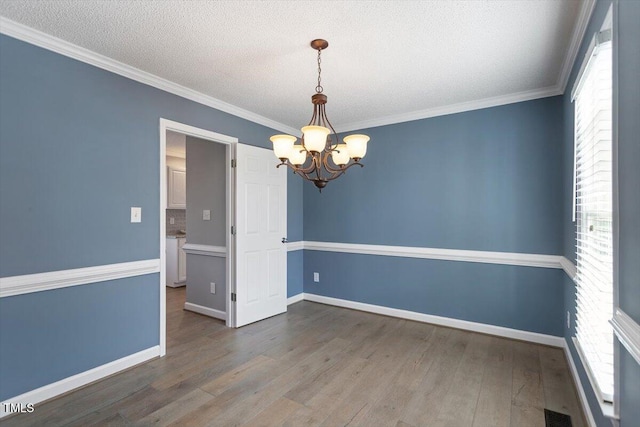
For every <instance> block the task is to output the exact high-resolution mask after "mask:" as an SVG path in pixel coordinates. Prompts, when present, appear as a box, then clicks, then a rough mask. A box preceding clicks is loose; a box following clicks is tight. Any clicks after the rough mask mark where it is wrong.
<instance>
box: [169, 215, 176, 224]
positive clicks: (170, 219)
mask: <svg viewBox="0 0 640 427" xmlns="http://www.w3.org/2000/svg"><path fill="white" fill-rule="evenodd" d="M175 223H176V219H175V218H174V217H170V218H169V224H171V225H173V224H175Z"/></svg>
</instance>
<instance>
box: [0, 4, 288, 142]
mask: <svg viewBox="0 0 640 427" xmlns="http://www.w3.org/2000/svg"><path fill="white" fill-rule="evenodd" d="M0 33H3V34H6V35H8V36H10V37H13V38H16V39H18V40H22V41H25V42H27V43H30V44H33V45H35V46H39V47H42V48H44V49H47V50H50V51H52V52H56V53H59V54H60V55H64V56H67V57H69V58H73V59H77V60H78V61H82V62H84V63H87V64H90V65H93V66H95V67H98V68H102V69H103V70H107V71H110V72H112V73H115V74H119V75H121V76H124V77H126V78H129V79H131V80H135V81H137V82H140V83H143V84H146V85H149V86H152V87H155V88H157V89H160V90H163V91H165V92H168V93H172V94H174V95H178V96H180V97H182V98H186V99H189V100H191V101H194V102H197V103H199V104H203V105H206V106H208V107H211V108H215V109H216V110H219V111H223V112H225V113H229V114H233V115H234V116H236V117H241V118H243V119H246V120H249V121H251V122H254V123H258V124H260V125H263V126H266V127H269V128H272V129H276V130H279V131H281V132H286V133H289V134H292V135H297V134H298V132H299V130H298V129H295V128H292V127H291V126H287V125H285V124H283V123H279V122H277V121H275V120H272V119H269V118H267V117H264V116H261V115H259V114H256V113H253V112H251V111H248V110H245V109H243V108H240V107H236V106H235V105H231V104H229V103H227V102H224V101H221V100H219V99H216V98H214V97H212V96H209V95H205V94H203V93H200V92H197V91H195V90H193V89H189V88H187V87H184V86H181V85H179V84H177V83H173V82H171V81H169V80H166V79H163V78H161V77H158V76H156V75H153V74H151V73H147V72H146V71H142V70H140V69H138V68H135V67H132V66H130V65H127V64H124V63H122V62H119V61H116V60H115V59H112V58H109V57H107V56H104V55H100V54H99V53H96V52H93V51H91V50H89V49H85V48H83V47H80V46H77V45H75V44H73V43H69V42H67V41H65V40H62V39H59V38H57V37H54V36H52V35H49V34H46V33H43V32H41V31H38V30H36V29H34V28H31V27H28V26H26V25H23V24H19V23H17V22H15V21H12V20H10V19H7V18H5V17H2V16H0Z"/></svg>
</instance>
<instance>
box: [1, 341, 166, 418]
mask: <svg viewBox="0 0 640 427" xmlns="http://www.w3.org/2000/svg"><path fill="white" fill-rule="evenodd" d="M158 356H160V347H159V346H155V347H151V348H148V349H146V350H142V351H139V352H137V353H134V354H131V355H129V356H125V357H123V358H121V359H118V360H114V361H113V362H109V363H106V364H104V365H101V366H98V367H96V368H93V369H90V370H88V371H84V372H81V373H79V374H76V375H73V376H71V377H68V378H65V379H62V380H60V381H56V382H54V383H51V384H48V385H45V386H43V387H39V388H37V389H35V390H31V391H28V392H26V393H23V394H21V395H19V396H15V397H12V398H10V399H6V400H5V401H4V402H3V403H5V402H7V403H8V402H11V403H21V404H23V405H26V404H27V403H33V404H37V403H40V402H44V401H45V400H49V399H52V398H54V397H56V396H60V395H61V394H64V393H68V392H70V391H72V390H75V389H77V388H80V387H83V386H86V385H87V384H90V383H92V382H95V381H98V380H100V379H102V378H105V377H108V376H109V375H113V374H115V373H118V372H120V371H123V370H125V369H129V368H131V367H133V366H135V365H139V364H141V363H144V362H146V361H148V360H150V359H153V358H155V357H158ZM4 408H5V406H4V405H0V418H2V417H4V416H7V415H9V413H7V412H5V409H4Z"/></svg>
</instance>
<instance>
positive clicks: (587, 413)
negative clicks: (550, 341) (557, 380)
mask: <svg viewBox="0 0 640 427" xmlns="http://www.w3.org/2000/svg"><path fill="white" fill-rule="evenodd" d="M564 354H565V357H566V358H567V360H568V361H569V368H570V369H569V370H570V371H571V376H572V377H573V382H574V384H575V385H576V389H577V390H578V395H579V396H580V403H581V404H582V410H583V411H584V414H585V416H586V418H587V424H589V427H598V426H597V424H596V420H595V419H594V418H593V413H592V412H591V406H589V401H588V400H587V395H586V393H585V392H584V388H583V387H582V381H580V375H579V374H578V369H577V368H576V364H575V362H574V361H573V356H572V355H571V349H570V348H569V343H568V342H567V341H566V340H565V342H564Z"/></svg>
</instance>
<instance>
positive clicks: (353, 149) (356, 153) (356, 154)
mask: <svg viewBox="0 0 640 427" xmlns="http://www.w3.org/2000/svg"><path fill="white" fill-rule="evenodd" d="M344 142H345V144H347V147H348V148H349V156H351V158H352V159H358V160H360V159H361V158H363V157H364V155H365V154H367V142H369V137H368V136H367V135H349V136H345V137H344Z"/></svg>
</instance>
